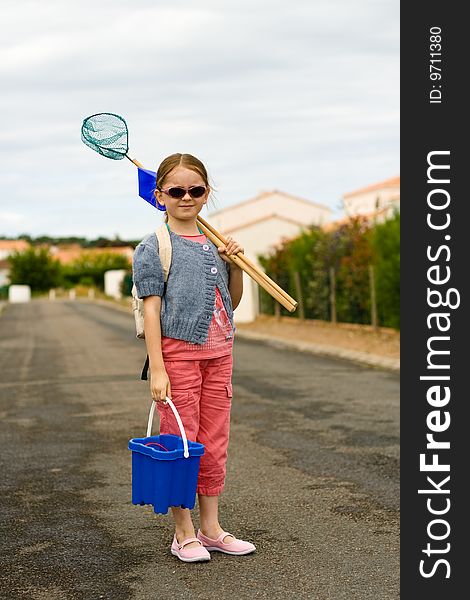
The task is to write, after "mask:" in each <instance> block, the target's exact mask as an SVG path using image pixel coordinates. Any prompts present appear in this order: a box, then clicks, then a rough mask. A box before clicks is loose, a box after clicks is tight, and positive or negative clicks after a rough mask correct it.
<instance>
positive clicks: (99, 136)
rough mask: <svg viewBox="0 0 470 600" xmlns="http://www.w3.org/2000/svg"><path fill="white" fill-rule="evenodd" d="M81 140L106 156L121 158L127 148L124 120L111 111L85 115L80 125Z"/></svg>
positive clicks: (114, 158) (115, 158)
mask: <svg viewBox="0 0 470 600" xmlns="http://www.w3.org/2000/svg"><path fill="white" fill-rule="evenodd" d="M82 142H83V143H84V144H86V145H87V146H89V147H90V148H92V149H93V150H95V152H99V153H100V154H102V155H103V156H106V157H107V158H112V159H113V160H121V159H123V158H124V157H125V156H126V154H127V151H128V150H129V146H128V132H127V125H126V122H125V121H124V119H123V118H122V117H120V116H119V115H113V114H112V113H99V114H97V115H92V116H91V117H87V118H86V119H85V120H84V121H83V125H82Z"/></svg>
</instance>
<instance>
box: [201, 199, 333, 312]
mask: <svg viewBox="0 0 470 600" xmlns="http://www.w3.org/2000/svg"><path fill="white" fill-rule="evenodd" d="M332 212H333V211H332V210H331V209H330V208H329V207H328V206H326V205H323V204H319V203H317V202H311V201H310V200H305V199H304V198H299V197H297V196H293V195H291V194H287V193H285V192H282V191H278V190H272V191H264V192H261V193H259V194H258V195H257V196H255V197H254V198H250V199H248V200H245V201H243V202H239V203H238V204H235V205H232V206H229V207H227V208H224V209H222V210H218V211H215V212H212V213H209V214H208V217H207V220H208V221H209V223H210V224H211V225H212V226H213V227H214V228H215V229H216V230H217V231H219V232H220V233H221V234H223V235H224V236H232V237H233V238H234V239H235V240H237V242H238V243H239V244H240V245H241V246H242V247H243V250H244V252H243V253H244V254H245V256H246V257H247V258H249V259H250V260H251V261H252V262H253V263H255V264H256V265H257V266H258V267H260V268H262V267H261V265H260V264H259V262H258V259H257V255H258V254H268V253H269V252H271V251H272V250H273V248H274V246H275V245H277V244H278V243H279V242H280V241H281V240H282V239H283V238H293V237H297V236H298V235H300V234H301V233H302V231H303V230H306V229H307V228H308V226H309V225H318V226H320V225H322V224H324V223H326V222H327V221H328V220H329V219H330V218H331V214H332ZM286 291H287V290H286ZM258 314H259V286H258V284H257V283H256V282H255V281H253V280H252V279H251V277H249V276H248V275H247V274H246V273H243V296H242V299H241V302H240V304H239V305H238V307H237V309H236V311H235V315H234V318H235V323H237V322H239V323H246V322H251V321H253V320H255V319H256V317H257V315H258Z"/></svg>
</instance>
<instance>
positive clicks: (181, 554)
mask: <svg viewBox="0 0 470 600" xmlns="http://www.w3.org/2000/svg"><path fill="white" fill-rule="evenodd" d="M191 542H199V543H200V544H201V545H200V546H199V547H198V548H186V549H185V548H184V547H185V546H186V545H187V544H189V543H191ZM171 553H172V554H173V555H174V556H177V557H178V558H179V559H180V560H182V561H183V562H198V561H203V560H210V559H211V555H210V554H209V552H208V551H207V550H206V549H205V548H204V545H203V544H202V542H201V540H198V539H197V538H195V537H193V538H188V539H187V540H183V541H182V542H181V544H178V540H177V539H176V533H175V537H174V538H173V543H172V544H171Z"/></svg>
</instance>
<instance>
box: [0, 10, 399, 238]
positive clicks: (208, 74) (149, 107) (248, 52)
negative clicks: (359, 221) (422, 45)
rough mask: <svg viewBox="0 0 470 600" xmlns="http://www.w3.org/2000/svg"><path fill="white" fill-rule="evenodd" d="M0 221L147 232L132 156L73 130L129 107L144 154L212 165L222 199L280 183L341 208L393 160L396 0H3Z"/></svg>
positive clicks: (110, 232)
mask: <svg viewBox="0 0 470 600" xmlns="http://www.w3.org/2000/svg"><path fill="white" fill-rule="evenodd" d="M0 43H1V52H0V77H1V80H2V94H1V95H0V106H1V115H2V127H1V129H0V138H1V145H0V152H1V157H0V235H5V236H12V237H14V236H17V235H18V234H21V233H29V234H31V235H33V236H37V235H41V234H49V235H81V236H85V237H88V238H94V237H98V236H100V235H105V236H110V237H112V236H115V235H119V236H120V237H121V238H132V239H139V238H141V237H143V236H144V235H145V234H146V233H147V232H148V231H150V230H151V229H153V228H154V226H156V225H158V224H159V223H160V222H161V221H162V215H163V213H160V212H159V211H156V210H155V209H154V208H152V207H151V206H150V205H148V204H147V203H146V202H144V201H143V200H141V199H140V198H139V197H138V195H137V176H136V169H135V167H134V166H133V165H132V164H131V163H130V162H129V161H127V160H125V159H124V160H123V161H112V160H109V159H106V158H103V157H101V156H99V155H98V154H96V153H95V152H93V151H92V150H90V149H89V148H87V147H86V146H85V145H83V144H82V142H81V140H80V128H81V124H82V121H83V119H84V118H85V117H86V116H88V115H91V114H94V113H98V112H113V113H117V114H119V115H122V116H123V117H124V118H125V119H126V121H127V124H128V127H129V132H130V138H129V154H130V155H131V156H132V157H134V158H137V159H138V160H139V161H140V162H142V163H143V164H144V165H145V166H146V167H147V168H149V169H152V170H156V168H157V166H158V164H159V162H160V161H161V160H162V159H163V158H165V157H166V156H167V155H169V154H172V153H173V152H189V153H191V154H194V155H196V156H197V157H199V158H200V159H201V160H202V161H203V162H204V163H205V165H206V167H207V169H208V171H209V175H210V177H211V179H212V182H213V184H214V185H215V187H216V189H217V193H216V198H215V202H213V203H212V204H211V206H210V207H209V208H208V209H203V211H202V212H201V216H203V217H207V218H208V219H209V220H210V214H211V212H213V211H214V210H218V209H221V208H224V207H226V206H230V205H232V204H235V203H237V202H240V201H244V200H246V199H248V198H251V197H253V196H255V195H256V194H257V193H259V192H260V191H263V190H271V189H279V190H283V191H286V192H289V193H291V194H294V195H298V196H300V197H303V198H306V199H308V200H312V201H315V202H320V203H322V204H325V205H327V206H329V207H330V208H332V209H333V211H334V214H333V216H339V215H340V214H341V196H342V195H343V194H344V193H345V192H348V191H352V190H354V189H356V188H359V187H362V186H364V185H368V184H370V183H374V182H376V181H380V180H382V179H386V178H388V177H393V176H395V175H398V174H399V2H398V0H356V1H355V2H351V1H350V0H294V1H293V2H288V1H287V0H283V1H278V0H236V1H232V0H223V1H221V0H198V1H197V2H196V1H195V0H194V1H192V2H191V1H189V0H171V2H170V1H169V0H160V1H157V0H153V1H151V0H134V1H133V2H127V1H126V2H123V1H121V0H112V1H111V0H100V1H96V0H95V1H93V2H91V1H90V0H41V2H37V0H29V1H28V0H3V2H2V34H1V38H0Z"/></svg>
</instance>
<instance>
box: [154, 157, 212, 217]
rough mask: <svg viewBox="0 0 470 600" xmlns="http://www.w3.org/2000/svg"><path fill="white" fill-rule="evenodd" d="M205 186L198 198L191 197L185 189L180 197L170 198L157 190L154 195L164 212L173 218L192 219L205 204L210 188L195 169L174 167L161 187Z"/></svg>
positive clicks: (166, 188) (184, 187) (186, 187)
mask: <svg viewBox="0 0 470 600" xmlns="http://www.w3.org/2000/svg"><path fill="white" fill-rule="evenodd" d="M201 186H203V187H205V188H206V191H205V193H204V194H203V195H202V196H201V197H200V198H192V197H191V196H190V194H189V193H188V192H187V191H186V193H185V194H184V196H183V197H182V198H172V197H171V196H170V195H169V194H167V193H165V192H161V191H159V190H157V193H156V196H157V200H158V202H159V203H160V204H164V205H165V206H166V212H167V213H168V215H171V216H172V217H173V218H175V219H180V220H182V221H194V220H195V219H196V217H197V215H198V214H199V212H200V210H201V209H202V207H203V206H204V204H206V202H207V197H208V196H209V192H210V188H209V186H206V184H205V183H204V180H203V179H202V177H201V176H200V175H199V173H197V172H196V171H192V170H191V169H187V168H186V167H176V168H174V169H173V170H172V171H170V172H169V173H168V175H167V176H166V178H165V180H164V182H163V185H162V188H163V189H164V190H169V189H170V188H175V187H176V188H183V189H184V190H189V188H197V187H201Z"/></svg>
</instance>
